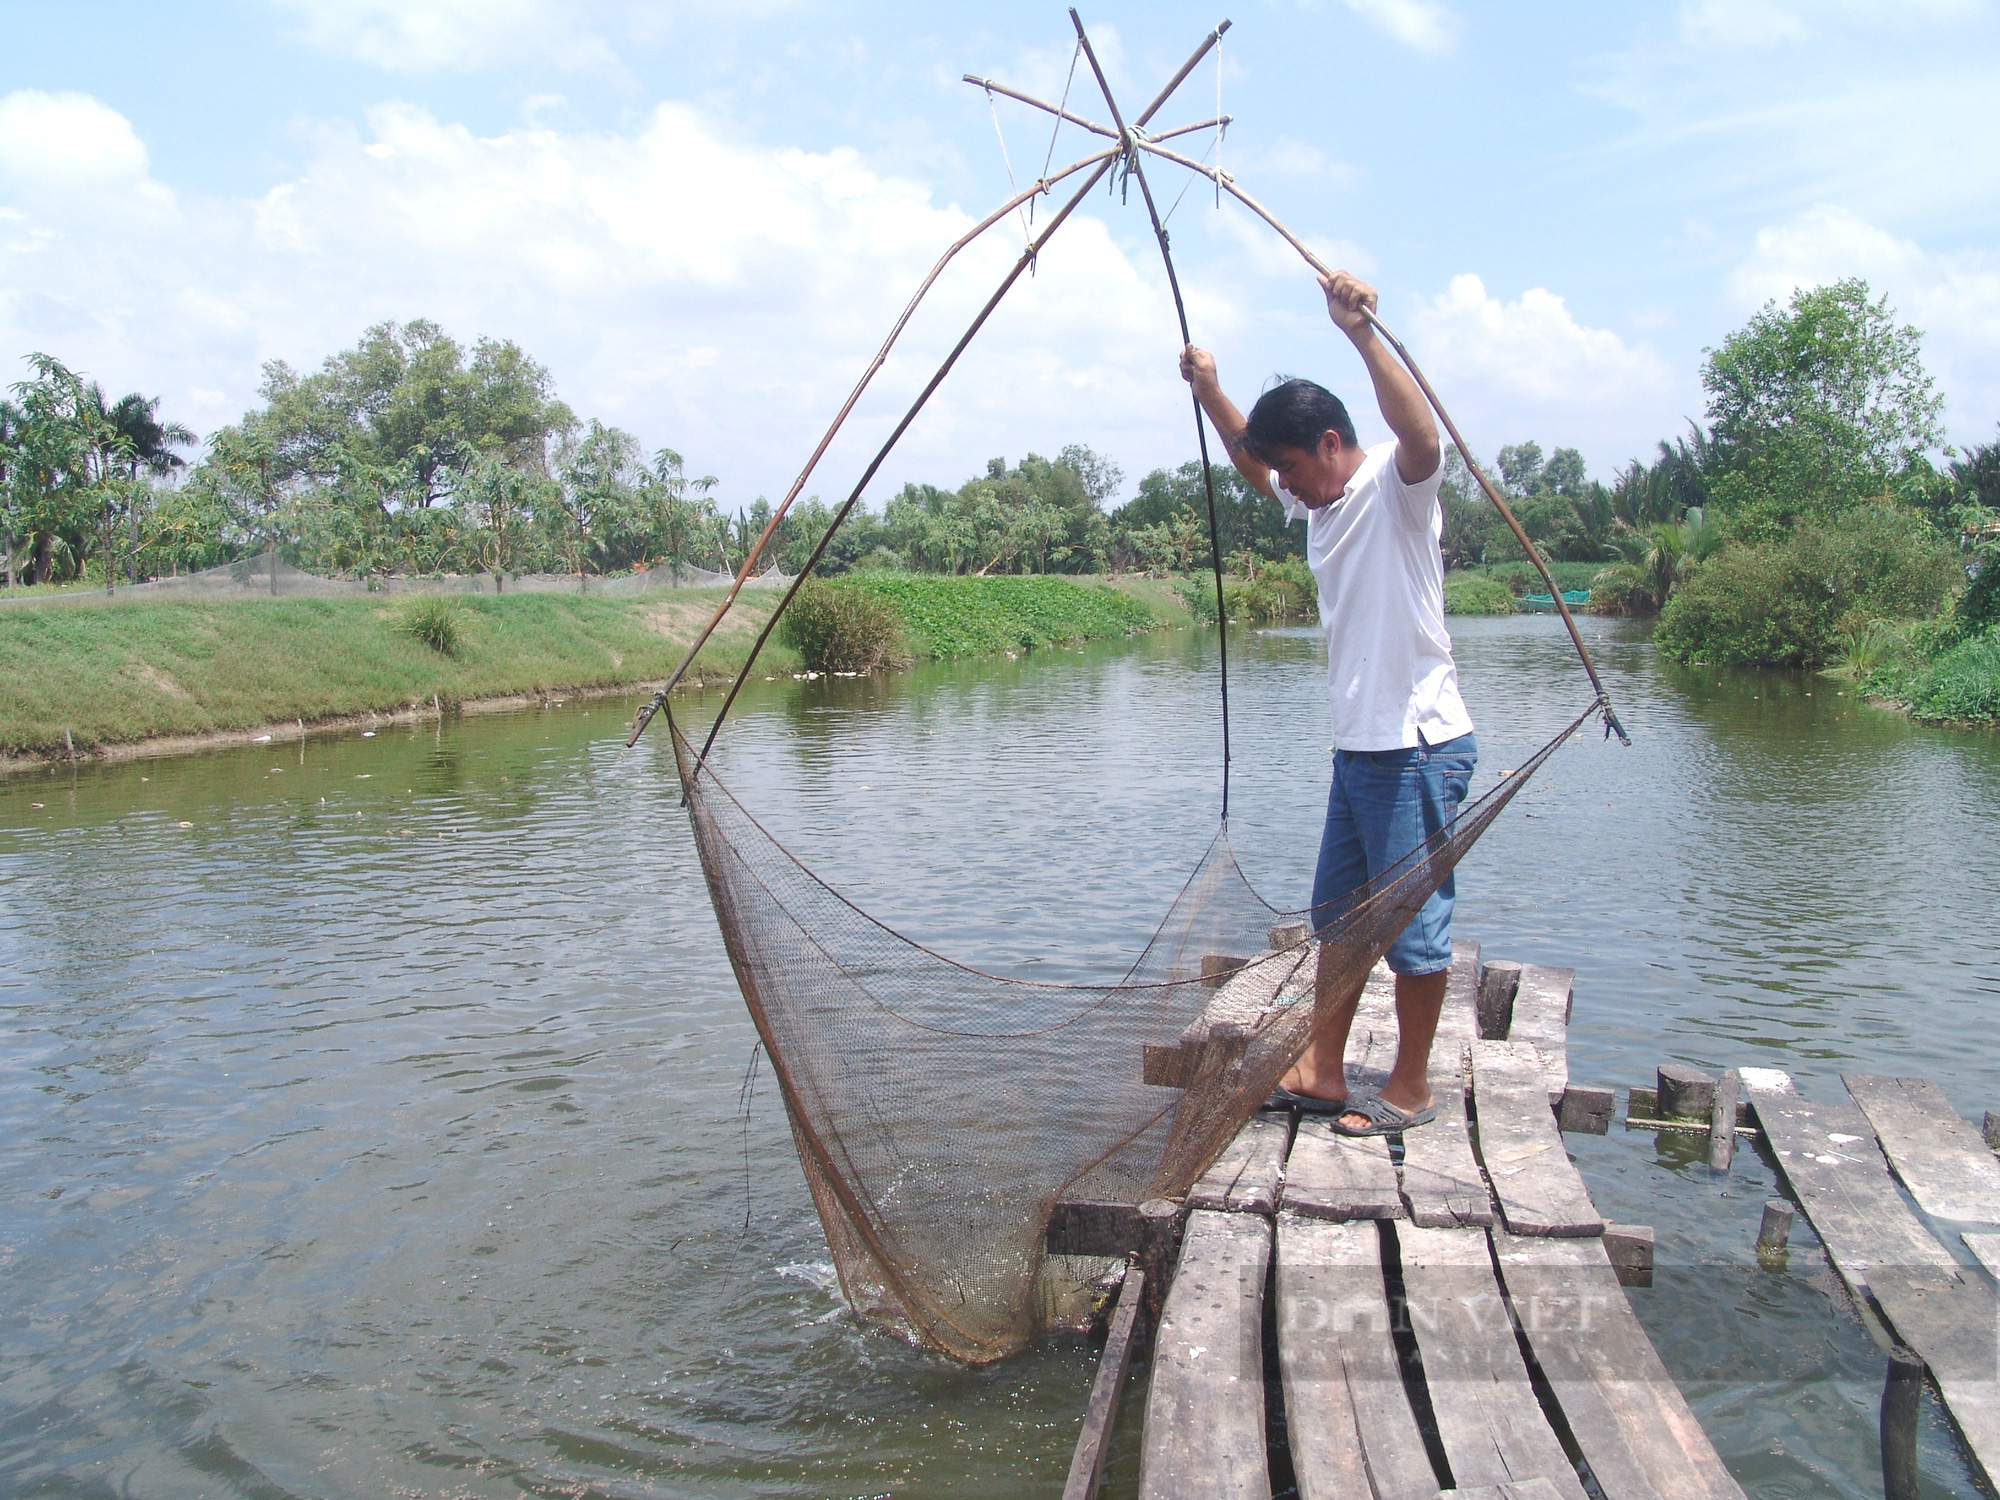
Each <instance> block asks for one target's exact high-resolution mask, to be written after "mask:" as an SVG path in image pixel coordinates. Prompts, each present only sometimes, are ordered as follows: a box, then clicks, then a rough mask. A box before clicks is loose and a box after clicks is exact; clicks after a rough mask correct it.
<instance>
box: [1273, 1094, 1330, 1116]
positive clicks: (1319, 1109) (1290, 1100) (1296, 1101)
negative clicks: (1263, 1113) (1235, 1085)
mask: <svg viewBox="0 0 2000 1500" xmlns="http://www.w3.org/2000/svg"><path fill="white" fill-rule="evenodd" d="M1264 1108H1265V1109H1296V1110H1298V1111H1299V1112H1300V1113H1301V1114H1308V1115H1333V1116H1336V1117H1338V1116H1340V1115H1344V1114H1346V1113H1347V1110H1348V1103H1347V1101H1346V1100H1345V1099H1318V1098H1315V1097H1314V1096H1313V1095H1311V1094H1295V1093H1293V1092H1292V1091H1291V1090H1290V1089H1288V1088H1275V1089H1272V1090H1271V1097H1270V1098H1268V1099H1266V1100H1265V1101H1264Z"/></svg>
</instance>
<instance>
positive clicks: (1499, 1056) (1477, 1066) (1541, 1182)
mask: <svg viewBox="0 0 2000 1500" xmlns="http://www.w3.org/2000/svg"><path fill="white" fill-rule="evenodd" d="M1543 1079H1544V1075H1543V1072H1542V1061H1541V1058H1540V1057H1539V1055H1538V1054H1537V1053H1536V1052H1535V1050H1534V1048H1532V1047H1530V1046H1528V1045H1527V1044H1526V1043H1523V1042H1474V1043H1473V1044H1472V1103H1473V1112H1474V1114H1475V1115H1476V1116H1477V1117H1478V1131H1479V1155H1480V1160H1481V1161H1483V1162H1484V1163H1485V1165H1486V1175H1487V1179H1488V1180H1489V1181H1490V1182H1491V1183H1492V1184H1493V1196H1494V1198H1495V1200H1496V1201H1497V1202H1498V1203H1499V1205H1500V1217H1501V1219H1502V1220H1503V1221H1504V1222H1505V1223H1506V1225H1507V1227H1508V1228H1509V1229H1510V1230H1512V1231H1513V1232H1514V1233H1515V1234H1545V1235H1564V1236H1583V1235H1601V1234H1603V1233H1604V1219H1603V1216H1602V1215H1600V1214H1599V1213H1598V1212H1597V1208H1596V1205H1595V1204H1593V1203H1592V1202H1591V1201H1590V1194H1589V1192H1587V1191H1586V1190H1585V1188H1584V1185H1583V1178H1582V1177H1581V1176H1579V1175H1578V1173H1577V1170H1576V1167H1575V1165H1574V1164H1573V1163H1572V1162H1571V1161H1570V1159H1569V1153H1568V1152H1567V1151H1566V1150H1564V1149H1563V1143H1562V1135H1561V1133H1560V1132H1559V1131H1558V1130H1557V1129H1556V1118H1555V1114H1554V1113H1553V1112H1552V1111H1551V1110H1550V1108H1549V1099H1548V1090H1547V1087H1546V1084H1545V1083H1544V1081H1543ZM1414 1133H1415V1132H1412V1134H1414Z"/></svg>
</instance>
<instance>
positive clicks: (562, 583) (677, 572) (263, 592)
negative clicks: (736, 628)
mask: <svg viewBox="0 0 2000 1500" xmlns="http://www.w3.org/2000/svg"><path fill="white" fill-rule="evenodd" d="M735 581H736V576H735V575H734V574H733V573H716V572H712V571H711V570H709V569H707V568H697V567H693V566H691V565H689V564H685V563H661V564H659V565H658V566H657V567H652V568H646V569H643V570H641V571H637V572H630V573H609V574H596V573H592V574H585V575H581V576H579V575H578V574H575V573H509V574H505V575H501V574H495V573H463V574H453V575H445V576H441V577H437V578H326V577H322V576H321V575H320V574H317V573H308V572H305V571H304V570H303V569H300V568H295V567H293V566H292V565H291V564H290V563H288V562H286V561H285V560H284V559H283V558H280V559H278V561H277V562H276V563H275V564H273V562H272V561H271V558H270V556H269V554H265V555H262V556H258V557H246V558H243V559H241V560H239V561H237V562H230V563H222V564H220V565H218V566H216V567H213V568H204V569H202V570H201V571H200V572H197V573H183V574H181V575H180V576H179V577H177V578H151V579H148V580H147V581H146V582H144V583H131V584H128V583H120V584H119V585H118V586H117V589H116V591H115V592H114V593H113V595H112V597H113V598H114V599H257V598H265V599H269V598H279V599H354V598H362V597H365V596H368V595H389V596H392V597H393V596H400V595H404V594H579V593H580V594H594V595H603V596H606V597H610V598H622V597H624V596H626V595H631V594H650V593H653V592H655V591H657V590H661V589H722V588H728V587H729V585H730V584H732V583H734V582H735ZM791 581H792V578H791V575H790V574H787V573H781V572H779V571H778V566H777V564H775V563H773V564H772V565H771V566H770V567H768V568H766V569H765V570H764V571H763V572H762V573H758V574H755V575H753V576H752V577H750V578H747V579H745V580H744V583H743V586H744V587H745V588H746V589H780V588H785V587H787V586H789V585H790V583H791ZM104 598H105V595H104V592H103V590H101V589H95V588H91V589H75V590H70V591H67V592H64V593H60V594H26V595H21V596H19V597H17V598H13V599H8V598H5V597H4V596H0V604H14V605H18V606H20V607H23V608H34V607H37V606H44V605H60V604H102V603H103V602H104Z"/></svg>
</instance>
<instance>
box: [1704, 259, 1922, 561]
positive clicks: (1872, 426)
mask: <svg viewBox="0 0 2000 1500" xmlns="http://www.w3.org/2000/svg"><path fill="white" fill-rule="evenodd" d="M1922 342H1923V336H1922V334H1920V333H1919V332H1918V330H1917V329H1915V328H1914V327H1910V326H1907V325H1905V326H1901V327H1899V326H1897V324H1896V322H1895V318H1894V315H1893V313H1892V312H1891V311H1890V308H1889V303H1888V299H1887V298H1886V297H1882V298H1874V299H1871V297H1870V295H1869V288H1868V284H1867V283H1866V282H1865V281H1861V280H1859V279H1849V280H1845V281H1838V282H1835V283H1834V284H1832V285H1831V286H1822V287H1815V288H1812V289H1810V290H1805V289H1801V290H1799V291H1795V292H1794V293H1793V294H1792V297H1791V300H1790V302H1789V303H1788V304H1787V305H1786V306H1784V307H1779V306H1778V304H1777V303H1776V302H1768V303H1766V304H1765V305H1764V307H1763V309H1762V310H1761V311H1759V312H1758V313H1757V315H1756V316H1755V317H1753V318H1752V319H1751V320H1750V321H1749V323H1748V324H1746V325H1745V326H1744V327H1743V328H1741V329H1739V330H1737V331H1736V332H1735V333H1732V334H1730V335H1729V337H1728V338H1726V339H1724V340H1723V341H1722V344H1721V345H1720V347H1718V348H1715V349H1711V350H1708V351H1707V354H1708V360H1707V363H1706V364H1705V365H1704V367H1703V370H1702V388H1703V389H1704V390H1705V391H1706V392H1707V393H1708V418H1709V424H1710V429H1711V432H1712V434H1713V439H1714V444H1715V449H1716V452H1715V454H1714V457H1713V469H1714V472H1713V473H1712V475H1711V476H1710V478H1709V481H1708V487H1709V492H1710V494H1711V495H1712V496H1713V498H1714V501H1715V504H1716V505H1717V506H1718V507H1720V508H1721V509H1722V510H1724V511H1725V512H1729V513H1731V514H1733V515H1736V516H1737V517H1738V518H1739V519H1738V522H1737V524H1738V526H1739V529H1741V530H1742V532H1743V534H1745V535H1746V536H1748V535H1753V534H1754V535H1762V536H1766V537H1771V536H1775V535H1777V534H1779V533H1780V532H1782V531H1783V530H1784V529H1786V528H1787V527H1789V526H1790V525H1792V524H1793V523H1794V522H1795V521H1797V520H1798V519H1799V518H1801V517H1818V518H1821V519H1828V518H1831V517H1834V516H1837V515H1839V514H1841V513H1842V512H1843V511H1845V510H1847V509H1849V508H1850V507H1852V506H1853V505H1854V504H1855V503H1856V502H1858V501H1860V500H1863V499H1866V498H1870V497H1874V496H1880V495H1883V494H1888V493H1893V492H1894V491H1895V489H1896V486H1897V482H1898V481H1899V479H1901V478H1903V477H1904V476H1905V475H1906V474H1907V473H1908V471H1910V470H1911V469H1912V467H1913V466H1915V465H1917V464H1919V463H1920V462H1922V461H1923V457H1924V454H1925V453H1926V452H1927V451H1929V450H1932V449H1935V448H1936V447H1937V446H1938V445H1939V443H1940V441H1941V433H1940V429H1939V417H1940V414H1941V413H1942V411H1943V409H1944V398H1943V397H1942V396H1940V395H1938V394H1937V393H1936V391H1935V390H1934V389H1933V388H1932V382H1931V377H1930V376H1929V375H1928V374H1926V373H1925V371H1924V367H1923V359H1922Z"/></svg>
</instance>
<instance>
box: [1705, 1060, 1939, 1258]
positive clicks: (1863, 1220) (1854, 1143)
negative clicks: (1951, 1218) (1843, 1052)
mask: <svg viewBox="0 0 2000 1500" xmlns="http://www.w3.org/2000/svg"><path fill="white" fill-rule="evenodd" d="M1742 1073H1743V1084H1744V1090H1745V1092H1746V1093H1747V1094H1748V1095H1749V1097H1750V1103H1751V1104H1752V1106H1754V1107H1755V1109H1756V1111H1757V1123H1758V1125H1759V1127H1760V1128H1761V1129H1762V1130H1763V1131H1764V1136H1765V1139H1766V1141H1767V1142H1768V1143H1769V1145H1770V1147H1771V1150H1772V1152H1773V1154H1774V1155H1775V1156H1776V1157H1777V1161H1778V1171H1779V1172H1780V1174H1782V1175H1783V1177H1784V1179H1785V1181H1786V1183H1787V1185H1789V1186H1790V1187H1791V1189H1792V1200H1793V1201H1794V1202H1795V1203H1797V1204H1798V1206H1799V1207H1800V1208H1802V1209H1804V1210H1805V1214H1806V1217H1807V1218H1808V1219H1810V1220H1812V1225H1813V1228H1814V1229H1815V1230H1817V1231H1818V1233H1819V1237H1820V1239H1821V1241H1822V1242H1824V1244H1825V1245H1826V1249H1827V1254H1828V1255H1829V1257H1831V1259H1832V1260H1833V1262H1834V1266H1835V1268H1836V1269H1837V1270H1838V1271H1839V1273H1840V1276H1841V1278H1842V1279H1843V1280H1844V1281H1846V1282H1847V1284H1848V1285H1849V1286H1850V1287H1851V1288H1853V1289H1854V1290H1855V1291H1857V1292H1861V1293H1866V1292H1867V1291H1868V1290H1869V1284H1870V1274H1869V1273H1870V1271H1871V1270H1873V1269H1874V1268H1876V1267H1886V1268H1890V1269H1901V1270H1903V1271H1905V1272H1909V1271H1923V1272H1930V1273H1935V1276H1934V1278H1933V1279H1938V1280H1943V1279H1947V1278H1948V1279H1956V1277H1957V1267H1958V1263H1957V1262H1956V1261H1955V1260H1954V1259H1953V1258H1952V1256H1951V1253H1950V1252H1949V1251H1948V1250H1946V1249H1945V1248H1944V1246H1942V1245H1940V1244H1939V1243H1938V1242H1937V1241H1936V1240H1934V1239H1933V1238H1931V1236H1930V1234H1929V1233H1928V1232H1927V1231H1926V1230H1925V1229H1924V1227H1923V1225H1922V1224H1921V1223H1919V1222H1918V1220H1917V1218H1916V1216H1915V1215H1914V1214H1912V1213H1911V1212H1910V1211H1909V1209H1908V1208H1907V1207H1906V1206H1905V1205H1904V1203H1903V1198H1902V1195H1901V1194H1900V1193H1898V1192H1897V1191H1896V1185H1895V1183H1893V1182H1891V1181H1890V1180H1889V1169H1888V1165H1887V1163H1885V1162H1884V1161H1883V1159H1882V1153H1881V1151H1880V1150H1878V1149H1877V1148H1876V1145H1875V1136H1874V1132H1873V1131H1872V1130H1870V1128H1869V1125H1868V1121H1867V1120H1866V1119H1864V1118H1863V1117H1862V1114H1861V1111H1860V1110H1859V1109H1857V1108H1855V1106H1854V1105H1853V1104H1851V1103H1849V1102H1847V1101H1846V1100H1844V1099H1843V1100H1839V1101H1834V1102H1827V1101H1821V1100H1808V1099H1805V1098H1802V1097H1801V1096H1800V1095H1799V1093H1798V1092H1797V1091H1796V1090H1795V1089H1794V1088H1793V1087H1792V1083H1791V1080H1790V1079H1789V1078H1787V1077H1786V1076H1785V1075H1784V1074H1783V1073H1779V1072H1776V1071H1774V1070H1770V1069H1763V1068H1745V1069H1743V1070H1742Z"/></svg>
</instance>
